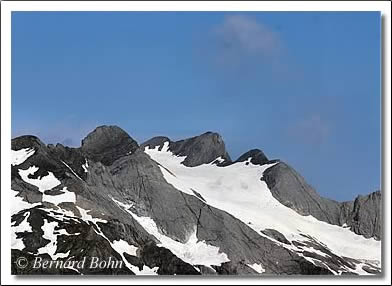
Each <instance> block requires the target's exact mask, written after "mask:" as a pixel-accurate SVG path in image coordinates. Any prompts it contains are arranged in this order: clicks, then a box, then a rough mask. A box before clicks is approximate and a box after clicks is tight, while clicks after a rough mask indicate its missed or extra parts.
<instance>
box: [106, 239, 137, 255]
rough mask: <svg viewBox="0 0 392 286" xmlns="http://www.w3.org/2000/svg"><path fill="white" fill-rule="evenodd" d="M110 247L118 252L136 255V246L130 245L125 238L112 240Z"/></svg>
mask: <svg viewBox="0 0 392 286" xmlns="http://www.w3.org/2000/svg"><path fill="white" fill-rule="evenodd" d="M111 244H112V247H113V249H114V250H116V251H117V252H118V253H124V252H125V253H128V254H129V255H132V256H136V251H137V249H138V248H137V247H136V246H133V245H130V244H129V243H128V242H126V241H125V240H122V239H120V240H114V241H113V242H112V243H111Z"/></svg>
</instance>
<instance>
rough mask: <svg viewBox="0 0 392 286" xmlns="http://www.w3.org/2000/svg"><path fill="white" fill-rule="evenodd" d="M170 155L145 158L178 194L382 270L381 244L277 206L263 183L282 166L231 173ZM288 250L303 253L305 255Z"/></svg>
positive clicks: (240, 166) (236, 167)
mask: <svg viewBox="0 0 392 286" xmlns="http://www.w3.org/2000/svg"><path fill="white" fill-rule="evenodd" d="M168 149H169V142H165V143H164V145H163V148H161V150H159V147H158V146H156V147H155V148H149V147H146V148H145V152H146V153H147V154H148V155H149V156H150V157H151V158H152V159H153V160H154V161H156V162H157V163H158V164H159V165H160V168H161V171H162V173H163V175H164V178H165V179H166V181H167V182H168V183H170V184H172V185H173V186H174V187H175V188H176V189H178V190H181V191H183V192H185V193H187V194H190V195H195V196H196V197H198V198H200V196H197V195H196V194H195V192H197V193H198V194H200V195H201V197H202V198H203V199H204V201H205V202H206V203H207V204H209V205H211V206H214V207H216V208H218V209H221V210H224V211H227V212H229V213H230V214H232V215H233V216H235V217H236V218H238V219H240V220H241V221H243V222H244V223H246V224H248V225H249V226H250V227H251V228H253V229H254V230H256V231H257V232H259V233H261V235H262V232H261V231H262V230H264V229H274V230H277V231H279V232H280V233H282V234H283V235H284V236H285V237H286V238H287V239H288V240H289V241H297V242H302V241H309V238H307V237H305V236H304V235H306V236H310V237H311V238H313V239H315V240H316V241H318V242H321V243H322V244H324V245H325V246H326V247H327V248H328V249H329V250H330V251H332V252H333V253H334V254H336V255H338V256H344V257H350V258H354V259H358V260H367V261H368V262H372V263H374V264H376V265H379V264H380V262H381V242H380V241H377V240H375V239H374V238H370V239H367V238H365V237H363V236H360V235H357V234H355V233H353V232H351V231H350V230H349V229H347V228H344V227H340V226H337V225H332V224H328V223H326V222H322V221H319V220H317V219H315V218H314V217H312V216H310V215H309V216H301V215H299V214H298V213H297V212H295V211H294V210H292V209H290V208H288V207H286V206H284V205H282V204H281V203H280V202H279V201H277V200H276V199H275V198H274V197H273V196H272V195H271V192H270V190H269V189H268V186H267V184H266V183H265V182H264V181H263V180H261V178H262V176H263V172H264V171H265V170H266V169H267V168H269V167H271V166H273V165H274V164H276V163H272V164H265V165H262V166H259V165H254V164H252V163H251V162H250V160H251V158H249V160H247V161H245V162H238V163H234V164H231V165H229V166H226V167H219V166H217V165H216V164H203V165H199V166H196V167H187V166H185V165H183V164H181V162H183V160H184V159H185V157H180V156H175V155H173V153H172V152H170V151H169V150H168ZM282 245H283V246H285V247H287V248H290V249H294V250H296V251H299V252H301V251H303V250H305V249H303V248H298V247H296V246H292V245H291V246H288V245H285V244H282ZM306 250H307V251H310V252H314V251H316V250H312V249H306Z"/></svg>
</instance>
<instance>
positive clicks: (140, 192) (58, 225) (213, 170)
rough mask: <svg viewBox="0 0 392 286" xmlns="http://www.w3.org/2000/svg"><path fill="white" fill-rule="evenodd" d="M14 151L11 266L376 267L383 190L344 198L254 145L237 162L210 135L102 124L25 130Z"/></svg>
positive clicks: (140, 270) (80, 270) (121, 270)
mask: <svg viewBox="0 0 392 286" xmlns="http://www.w3.org/2000/svg"><path fill="white" fill-rule="evenodd" d="M12 150H13V151H12V162H11V163H12V165H11V169H12V178H11V180H12V185H11V188H12V205H13V207H12V217H11V222H12V246H11V248H12V261H11V267H12V273H13V274H17V275H20V274H73V275H80V274H115V275H133V274H137V275H144V274H147V275H155V274H166V275H173V274H176V275H217V274H240V275H263V274H270V275H271V274H276V275H279V274H304V275H318V274H366V273H373V274H374V273H380V253H379V247H380V242H379V241H376V240H374V239H373V237H375V238H377V239H380V237H381V236H380V235H379V234H380V221H381V220H380V208H379V206H380V198H381V195H380V193H374V194H372V195H370V196H369V197H359V198H357V199H356V200H355V202H353V203H344V204H342V206H341V205H340V204H339V203H337V202H333V201H329V200H327V199H323V198H321V197H320V196H318V195H317V193H316V192H315V191H314V190H313V189H311V188H310V187H309V186H308V185H307V184H306V182H305V181H304V179H303V178H302V177H300V176H299V175H298V174H296V173H295V171H294V170H292V169H291V168H290V167H289V166H288V165H286V164H284V163H282V162H278V161H270V160H268V159H267V157H266V156H265V155H264V153H262V151H260V150H251V151H250V152H247V153H245V154H244V155H243V156H241V157H240V158H239V159H238V160H236V161H235V162H232V161H231V159H230V157H229V155H228V153H227V152H226V149H225V144H224V142H223V139H222V137H221V136H220V135H218V134H216V133H211V132H207V133H205V134H202V135H200V136H196V137H193V138H189V139H185V140H181V141H177V142H172V141H171V140H170V139H168V138H167V137H155V138H153V139H151V140H149V141H147V142H145V143H143V144H141V146H140V147H139V146H138V144H137V142H136V141H134V140H133V139H132V138H131V137H130V136H129V135H128V134H127V133H126V132H125V131H123V130H122V129H120V128H119V127H115V126H101V127H98V128H97V129H95V130H94V131H93V132H92V133H90V134H89V135H88V136H87V137H86V138H85V139H83V141H82V146H81V147H80V148H69V147H66V146H62V145H61V144H57V145H48V146H47V145H45V144H43V143H42V142H41V141H40V140H39V139H38V138H37V137H34V136H22V137H18V138H15V139H13V140H12ZM293 210H295V211H293ZM335 212H336V213H335ZM306 215H311V216H312V217H313V218H310V217H309V216H306ZM324 222H328V223H324ZM344 223H346V225H347V226H349V227H350V228H351V230H352V231H350V230H349V229H348V228H347V227H343V226H342V225H343V224H344ZM323 232H325V235H324V236H326V234H329V233H331V232H332V233H333V234H335V236H334V237H333V239H329V238H328V237H326V238H323ZM362 235H363V236H362ZM334 240H338V243H334ZM353 242H355V244H353ZM340 244H342V245H343V247H340ZM364 246H366V247H367V250H366V251H364V253H360V254H358V251H357V250H358V249H361V248H363V247H364ZM20 257H23V258H25V259H26V261H27V263H26V266H24V267H21V266H20V264H19V261H20V260H18V259H20ZM37 259H41V260H42V261H63V262H65V261H79V262H80V261H84V260H86V261H85V263H84V264H83V267H78V265H77V264H73V265H71V264H68V265H67V267H65V266H64V267H59V268H56V267H48V268H44V267H38V268H37V267H34V262H36V261H37ZM94 259H97V260H99V261H106V262H107V261H108V259H112V260H113V261H119V262H121V263H120V264H121V265H118V267H104V268H99V267H98V268H94V267H87V266H86V265H90V266H91V264H93V262H94ZM64 265H65V264H64ZM22 266H23V265H22ZM111 266H113V265H111Z"/></svg>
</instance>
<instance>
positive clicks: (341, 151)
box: [12, 12, 381, 201]
mask: <svg viewBox="0 0 392 286" xmlns="http://www.w3.org/2000/svg"><path fill="white" fill-rule="evenodd" d="M380 21H381V19H380V14H379V13H378V12H241V13H233V12H227V13H223V12H222V13H220V12H219V13H218V12H203V13H200V12H149V13H147V12H13V14H12V136H13V137H15V136H18V135H23V134H34V135H38V136H39V137H40V138H41V139H42V140H43V141H44V142H46V143H56V142H61V143H63V144H66V145H70V146H79V145H80V140H81V139H82V138H83V137H84V136H85V135H86V134H87V133H88V132H90V131H91V130H92V129H94V128H95V127H96V126H97V125H102V124H115V125H118V126H120V127H122V128H123V129H125V130H126V131H127V132H128V133H129V134H130V135H131V136H132V137H133V138H135V139H136V140H138V142H139V143H140V142H143V141H144V140H146V139H149V138H151V137H153V136H156V135H166V136H168V137H170V138H172V139H173V140H176V139H182V138H185V137H190V136H194V135H198V134H201V133H203V132H206V131H216V132H219V133H220V134H221V135H222V136H223V137H224V140H225V142H226V145H227V149H228V151H229V153H230V155H231V156H232V158H234V159H235V158H237V157H238V156H239V155H241V154H242V153H244V152H246V151H248V150H249V149H252V148H259V149H262V150H263V151H264V152H265V153H266V154H267V156H268V157H269V158H271V159H273V158H280V159H282V160H284V161H286V162H288V163H289V164H290V165H292V166H293V167H294V168H295V169H296V170H297V171H299V172H300V173H301V174H302V175H303V176H304V177H305V179H306V180H307V181H308V182H309V183H310V184H311V185H312V186H314V187H315V188H316V189H317V191H318V192H319V193H321V194H322V195H323V196H326V197H329V198H333V199H336V200H340V201H342V200H351V199H353V198H354V197H355V196H356V195H357V194H366V193H369V192H372V191H375V190H376V189H379V188H380Z"/></svg>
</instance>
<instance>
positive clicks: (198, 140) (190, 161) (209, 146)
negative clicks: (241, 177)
mask: <svg viewBox="0 0 392 286" xmlns="http://www.w3.org/2000/svg"><path fill="white" fill-rule="evenodd" d="M165 142H169V150H170V151H171V152H173V154H175V155H177V156H186V158H185V160H184V161H183V162H182V164H184V165H185V166H188V167H195V166H199V165H202V164H208V163H211V162H213V161H214V160H215V159H216V158H218V157H221V158H222V159H224V160H225V161H227V162H231V159H230V156H229V154H228V153H227V152H226V146H225V142H224V141H223V138H222V136H220V135H219V134H218V133H213V132H206V133H204V134H201V135H199V136H195V137H192V138H188V139H185V140H180V141H176V142H173V141H170V139H169V138H167V137H163V136H159V137H154V138H152V139H150V140H148V141H146V142H145V143H143V144H142V145H141V147H142V148H143V149H144V148H145V147H146V146H147V147H149V148H154V147H156V146H159V148H158V150H161V148H162V146H163V144H164V143H165Z"/></svg>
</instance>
